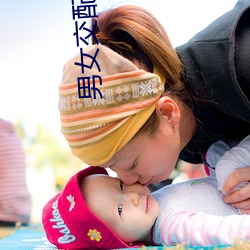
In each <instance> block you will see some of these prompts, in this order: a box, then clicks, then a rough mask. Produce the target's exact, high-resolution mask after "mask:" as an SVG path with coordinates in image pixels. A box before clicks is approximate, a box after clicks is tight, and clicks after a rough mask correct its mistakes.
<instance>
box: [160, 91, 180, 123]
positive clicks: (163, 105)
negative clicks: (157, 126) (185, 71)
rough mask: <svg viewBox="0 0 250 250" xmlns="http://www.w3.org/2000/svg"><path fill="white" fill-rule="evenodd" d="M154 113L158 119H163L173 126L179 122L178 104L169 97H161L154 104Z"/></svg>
mask: <svg viewBox="0 0 250 250" xmlns="http://www.w3.org/2000/svg"><path fill="white" fill-rule="evenodd" d="M156 113H157V115H158V117H159V118H160V119H164V120H165V121H167V122H168V123H170V124H171V125H173V126H175V125H177V124H178V123H179V122H180V109H179V106H178V104H177V103H176V102H175V101H174V100H173V99H172V98H170V97H169V96H162V97H161V98H160V99H159V100H158V102H157V104H156Z"/></svg>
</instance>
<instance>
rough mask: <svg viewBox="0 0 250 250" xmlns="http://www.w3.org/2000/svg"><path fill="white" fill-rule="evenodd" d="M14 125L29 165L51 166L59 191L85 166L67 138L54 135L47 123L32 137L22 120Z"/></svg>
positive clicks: (33, 166)
mask: <svg viewBox="0 0 250 250" xmlns="http://www.w3.org/2000/svg"><path fill="white" fill-rule="evenodd" d="M14 125H15V128H16V132H17V134H18V135H19V136H20V138H21V139H22V141H23V144H24V149H25V152H26V161H27V167H31V168H35V169H41V168H45V167H51V168H52V169H53V172H54V175H55V181H56V183H55V185H56V188H57V190H58V191H60V190H61V188H62V187H63V186H64V185H65V183H66V182H67V181H68V179H69V178H70V177H71V176H72V175H73V174H74V173H76V172H77V171H79V170H80V169H82V168H84V167H85V165H84V163H83V162H82V161H80V160H79V159H78V158H76V157H75V156H74V155H73V154H72V153H71V150H70V148H69V146H68V144H67V142H66V140H65V139H64V138H62V139H61V140H60V139H58V138H56V137H55V136H53V134H52V133H51V132H50V130H49V129H48V128H47V127H46V126H45V125H43V124H39V125H38V126H37V129H36V133H35V135H33V136H32V137H31V136H30V137H29V136H28V135H27V133H26V131H25V128H24V126H23V124H22V122H21V121H20V120H17V121H16V122H15V124H14Z"/></svg>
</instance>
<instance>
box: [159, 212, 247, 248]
mask: <svg viewBox="0 0 250 250" xmlns="http://www.w3.org/2000/svg"><path fill="white" fill-rule="evenodd" d="M161 228H162V230H161V240H162V243H163V244H164V245H167V246H169V245H175V244H181V243H185V244H187V245H192V246H206V245H219V244H233V243H234V242H235V240H237V239H241V240H249V239H250V216H249V215H230V216H226V217H224V216H215V215H211V214H206V213H203V212H198V213H195V212H190V211H185V210H183V211H172V212H171V213H169V214H168V215H167V216H166V218H165V219H164V223H163V224H162V227H161Z"/></svg>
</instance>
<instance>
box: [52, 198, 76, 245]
mask: <svg viewBox="0 0 250 250" xmlns="http://www.w3.org/2000/svg"><path fill="white" fill-rule="evenodd" d="M52 208H53V211H52V215H53V218H52V219H50V221H51V222H56V225H53V226H52V227H53V228H55V229H61V230H60V231H59V232H60V233H62V234H63V236H61V237H59V238H58V240H57V241H58V243H60V244H68V243H71V242H73V241H75V239H76V237H75V236H74V235H72V234H70V230H69V228H68V227H67V225H66V224H65V223H64V220H63V219H62V217H61V214H60V212H59V210H58V201H55V202H54V203H53V204H52Z"/></svg>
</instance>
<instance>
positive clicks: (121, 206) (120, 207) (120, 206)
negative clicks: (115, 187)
mask: <svg viewBox="0 0 250 250" xmlns="http://www.w3.org/2000/svg"><path fill="white" fill-rule="evenodd" d="M122 208H123V205H122V204H119V205H118V214H119V215H120V216H121V213H122Z"/></svg>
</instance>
